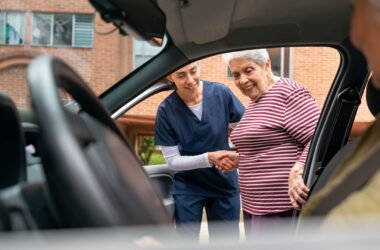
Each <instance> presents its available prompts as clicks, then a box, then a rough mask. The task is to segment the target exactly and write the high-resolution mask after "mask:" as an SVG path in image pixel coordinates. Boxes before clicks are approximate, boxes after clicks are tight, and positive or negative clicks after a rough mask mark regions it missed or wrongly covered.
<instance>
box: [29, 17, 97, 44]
mask: <svg viewBox="0 0 380 250" xmlns="http://www.w3.org/2000/svg"><path fill="white" fill-rule="evenodd" d="M35 14H45V15H50V43H49V44H38V43H33V37H32V36H33V32H31V38H30V41H31V45H32V46H36V47H55V48H84V49H91V48H93V47H94V27H95V18H94V15H93V14H76V13H50V12H49V13H45V12H33V13H32V27H34V22H35ZM56 14H64V15H71V18H72V35H71V45H56V44H54V20H55V15H56ZM77 15H88V16H92V34H91V35H92V39H91V41H92V42H91V44H90V45H88V46H77V45H75V44H74V41H75V32H74V31H75V25H76V19H75V16H77ZM32 29H33V28H32Z"/></svg>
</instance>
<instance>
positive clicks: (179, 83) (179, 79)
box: [168, 62, 200, 95]
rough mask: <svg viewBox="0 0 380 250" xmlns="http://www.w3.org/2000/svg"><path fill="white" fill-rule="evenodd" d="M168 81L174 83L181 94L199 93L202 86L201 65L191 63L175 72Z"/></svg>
mask: <svg viewBox="0 0 380 250" xmlns="http://www.w3.org/2000/svg"><path fill="white" fill-rule="evenodd" d="M168 80H169V81H172V82H174V84H175V86H176V87H177V92H178V93H179V94H184V95H192V94H195V93H197V91H198V89H199V88H198V87H199V84H200V71H199V63H198V62H195V63H191V64H189V65H186V66H185V67H183V68H181V69H179V70H177V71H175V72H174V73H172V74H171V75H170V76H169V77H168Z"/></svg>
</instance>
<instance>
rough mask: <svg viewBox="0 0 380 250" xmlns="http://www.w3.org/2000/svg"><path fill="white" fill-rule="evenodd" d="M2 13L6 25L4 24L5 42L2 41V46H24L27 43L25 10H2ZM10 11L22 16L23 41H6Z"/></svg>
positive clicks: (0, 43)
mask: <svg viewBox="0 0 380 250" xmlns="http://www.w3.org/2000/svg"><path fill="white" fill-rule="evenodd" d="M0 13H1V14H2V15H4V26H3V32H4V34H3V35H4V43H2V42H1V41H0V46H23V45H25V27H26V18H25V12H24V11H17V10H0ZM9 13H18V14H20V15H21V16H22V29H23V30H22V36H21V39H22V43H18V44H9V43H6V32H7V31H6V27H7V25H6V24H7V20H8V14H9Z"/></svg>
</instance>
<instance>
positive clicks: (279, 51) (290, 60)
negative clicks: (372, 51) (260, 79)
mask: <svg viewBox="0 0 380 250" xmlns="http://www.w3.org/2000/svg"><path fill="white" fill-rule="evenodd" d="M268 52H269V55H270V58H271V61H272V71H273V73H274V74H275V75H277V76H282V77H289V78H292V79H294V80H295V81H297V82H299V83H300V84H301V85H303V86H304V87H305V88H306V89H308V90H309V91H310V93H311V95H312V96H313V97H314V98H315V101H316V103H317V106H318V108H319V109H320V110H322V108H323V105H324V103H325V100H326V97H327V94H328V92H329V90H330V87H331V85H332V83H333V81H334V78H335V76H336V74H337V70H338V67H339V65H340V60H341V59H340V55H339V52H338V51H337V50H335V49H333V48H329V47H285V48H270V49H268ZM200 63H201V78H202V79H204V80H209V81H216V82H221V83H224V84H226V85H227V86H228V87H229V88H230V89H231V90H232V91H233V93H234V94H235V95H236V96H237V97H238V98H239V100H240V101H241V102H242V103H243V104H244V105H245V106H246V105H247V104H248V102H249V98H247V97H246V96H244V95H243V94H242V93H241V92H240V91H239V90H238V88H237V87H236V86H235V84H234V81H233V77H232V75H231V72H230V70H229V69H228V67H227V65H226V64H225V63H224V61H223V59H222V55H216V56H212V57H208V58H205V59H203V60H201V61H200ZM170 93H171V91H165V92H161V93H158V94H156V95H154V96H151V97H149V98H147V99H146V100H144V101H143V102H141V103H139V104H138V105H136V106H135V107H133V108H132V109H130V110H129V111H128V112H126V113H125V114H124V115H122V116H121V117H120V118H119V120H118V121H119V123H120V124H121V125H122V127H123V128H124V130H125V131H126V133H127V137H128V139H129V140H130V142H131V144H132V145H133V146H134V148H135V151H136V152H139V151H141V138H145V137H147V136H151V137H153V136H154V120H155V115H156V111H157V107H158V105H159V104H160V103H161V102H162V101H163V100H164V99H165V98H166V97H167V96H168V95H169V94H170ZM363 105H364V106H365V104H363ZM215 112H217V111H215ZM359 113H360V114H361V115H359V116H357V118H356V120H355V124H360V123H361V122H363V121H366V120H368V119H371V118H370V116H369V113H368V112H362V111H359ZM151 143H152V144H153V141H151ZM151 151H152V152H154V153H152V155H153V157H156V158H157V155H158V156H159V155H160V148H158V147H152V148H151ZM159 157H160V158H159V159H160V160H159V161H154V160H153V162H151V163H152V164H159V163H164V159H163V158H161V156H159ZM148 162H149V161H148V160H145V164H148Z"/></svg>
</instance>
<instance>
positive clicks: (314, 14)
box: [157, 0, 351, 59]
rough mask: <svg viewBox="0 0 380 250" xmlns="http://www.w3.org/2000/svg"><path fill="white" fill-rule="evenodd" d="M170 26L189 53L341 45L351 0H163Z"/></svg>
mask: <svg viewBox="0 0 380 250" xmlns="http://www.w3.org/2000/svg"><path fill="white" fill-rule="evenodd" d="M157 2H158V4H159V6H160V8H161V9H162V10H163V11H164V13H165V14H166V19H167V25H166V26H167V31H168V34H169V36H170V37H171V39H172V41H173V42H174V44H175V45H176V46H177V47H178V48H179V49H180V50H181V51H182V52H183V53H184V54H185V55H186V56H187V57H188V58H189V59H192V58H196V57H198V56H202V55H204V54H206V53H210V51H213V52H214V53H217V52H222V51H225V50H226V49H228V50H233V49H241V48H245V47H252V45H254V46H256V47H260V46H265V47H271V46H279V45H281V46H286V45H301V44H302V45H307V44H311V45H312V44H330V45H334V44H340V43H341V42H342V41H343V40H344V39H345V38H346V37H347V36H348V27H349V16H350V12H351V7H350V1H348V0H331V1H320V0H308V1H298V0H281V1H278V0H207V1H204V0H181V1H172V0H158V1H157Z"/></svg>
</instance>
